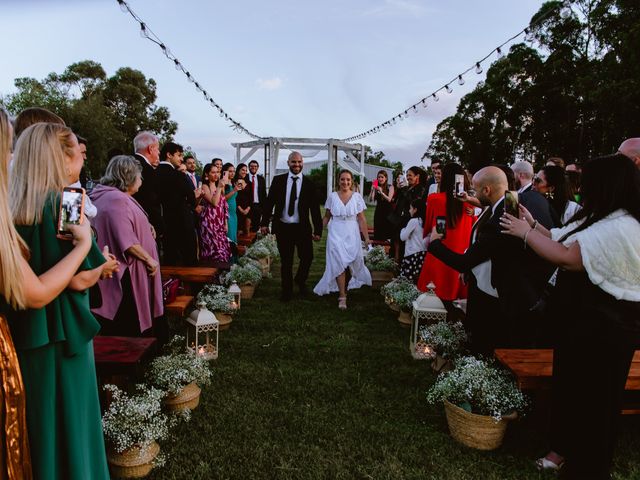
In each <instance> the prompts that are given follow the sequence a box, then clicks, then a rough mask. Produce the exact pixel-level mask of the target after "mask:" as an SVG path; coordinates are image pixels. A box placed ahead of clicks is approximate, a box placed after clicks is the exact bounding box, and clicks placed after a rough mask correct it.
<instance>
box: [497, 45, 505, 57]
mask: <svg viewBox="0 0 640 480" xmlns="http://www.w3.org/2000/svg"><path fill="white" fill-rule="evenodd" d="M496 55H498V58H503V57H504V53H503V52H502V49H501V48H500V47H498V48H496Z"/></svg>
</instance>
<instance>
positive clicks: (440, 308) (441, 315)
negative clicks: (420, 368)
mask: <svg viewBox="0 0 640 480" xmlns="http://www.w3.org/2000/svg"><path fill="white" fill-rule="evenodd" d="M435 288H436V287H435V285H434V284H433V283H430V284H429V285H427V291H426V292H425V293H423V294H422V295H420V296H419V297H418V298H417V299H416V300H415V301H414V302H413V323H412V327H411V338H410V340H409V351H410V352H411V355H412V356H413V358H415V359H417V360H423V359H432V358H434V357H435V352H434V351H433V349H432V347H430V346H429V345H428V344H427V343H426V342H425V341H424V340H423V339H422V338H421V337H420V328H421V327H422V326H424V325H429V324H432V323H438V322H441V321H446V320H447V309H446V308H444V304H443V303H442V300H440V299H439V298H438V297H437V296H436V294H435Z"/></svg>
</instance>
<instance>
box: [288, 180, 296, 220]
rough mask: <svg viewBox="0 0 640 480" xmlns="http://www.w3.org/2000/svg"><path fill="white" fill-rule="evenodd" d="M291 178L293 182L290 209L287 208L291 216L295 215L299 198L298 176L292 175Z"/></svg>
mask: <svg viewBox="0 0 640 480" xmlns="http://www.w3.org/2000/svg"><path fill="white" fill-rule="evenodd" d="M291 180H293V184H292V185H291V193H290V194H289V209H288V210H287V213H288V214H289V216H290V217H293V213H294V212H295V206H296V198H298V189H297V188H296V185H297V182H298V177H291Z"/></svg>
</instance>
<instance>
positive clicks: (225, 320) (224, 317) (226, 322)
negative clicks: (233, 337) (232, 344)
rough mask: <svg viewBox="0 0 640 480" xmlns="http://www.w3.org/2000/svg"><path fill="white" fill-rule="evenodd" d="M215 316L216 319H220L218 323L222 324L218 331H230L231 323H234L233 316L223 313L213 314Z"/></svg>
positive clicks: (219, 325)
mask: <svg viewBox="0 0 640 480" xmlns="http://www.w3.org/2000/svg"><path fill="white" fill-rule="evenodd" d="M213 314H214V315H215V316H216V319H218V322H220V323H219V324H218V330H220V331H222V330H229V327H230V326H231V322H233V315H232V314H230V313H222V312H213Z"/></svg>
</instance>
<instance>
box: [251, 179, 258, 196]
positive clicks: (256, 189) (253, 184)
mask: <svg viewBox="0 0 640 480" xmlns="http://www.w3.org/2000/svg"><path fill="white" fill-rule="evenodd" d="M251 177H252V178H251V185H252V186H253V201H254V202H256V203H257V201H258V195H256V192H257V191H258V182H257V179H256V176H255V175H252V176H251Z"/></svg>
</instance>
